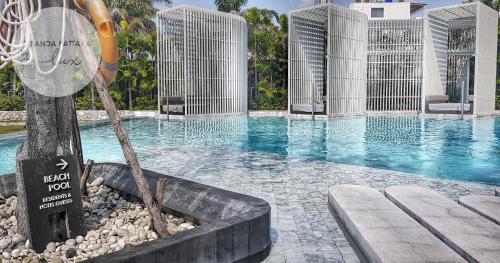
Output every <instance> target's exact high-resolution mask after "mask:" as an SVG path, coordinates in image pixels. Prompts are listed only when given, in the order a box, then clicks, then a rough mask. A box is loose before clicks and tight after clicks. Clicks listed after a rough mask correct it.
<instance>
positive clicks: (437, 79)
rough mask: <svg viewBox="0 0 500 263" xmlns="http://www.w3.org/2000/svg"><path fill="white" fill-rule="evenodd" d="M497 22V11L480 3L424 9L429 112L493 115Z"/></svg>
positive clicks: (425, 97) (425, 76) (425, 79)
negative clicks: (462, 112) (425, 10)
mask: <svg viewBox="0 0 500 263" xmlns="http://www.w3.org/2000/svg"><path fill="white" fill-rule="evenodd" d="M497 24H498V12H497V11H495V10H493V9H491V8H489V7H488V6H486V5H484V4H482V3H481V2H479V1H478V2H474V3H468V4H461V5H454V6H447V7H442V8H435V9H429V10H428V11H427V28H426V29H427V32H428V33H427V36H428V37H427V39H428V41H427V43H426V51H425V62H426V63H425V64H424V68H425V69H424V100H425V102H424V106H425V107H426V111H427V112H432V111H433V110H435V111H439V110H441V111H445V112H446V111H450V112H457V108H458V109H459V111H461V110H462V108H463V109H464V111H469V113H471V114H474V115H483V114H490V113H491V112H494V110H495V89H496V54H497ZM462 98H463V99H462ZM462 101H463V103H464V107H462V106H461V104H462ZM457 105H458V106H457Z"/></svg>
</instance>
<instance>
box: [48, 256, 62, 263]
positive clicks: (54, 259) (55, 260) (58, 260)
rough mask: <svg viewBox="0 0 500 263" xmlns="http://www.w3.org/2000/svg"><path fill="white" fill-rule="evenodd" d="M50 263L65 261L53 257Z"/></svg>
mask: <svg viewBox="0 0 500 263" xmlns="http://www.w3.org/2000/svg"><path fill="white" fill-rule="evenodd" d="M49 260H50V263H64V261H63V260H62V259H61V258H60V257H51V258H50V259H49Z"/></svg>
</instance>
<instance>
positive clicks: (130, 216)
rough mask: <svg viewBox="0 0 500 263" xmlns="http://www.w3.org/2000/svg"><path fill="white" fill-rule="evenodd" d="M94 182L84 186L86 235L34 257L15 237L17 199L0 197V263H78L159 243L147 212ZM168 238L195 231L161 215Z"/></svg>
mask: <svg viewBox="0 0 500 263" xmlns="http://www.w3.org/2000/svg"><path fill="white" fill-rule="evenodd" d="M103 181H104V180H103V179H102V178H97V179H96V180H95V181H93V182H92V183H91V184H87V191H88V196H84V197H83V208H84V225H85V227H86V229H88V232H87V234H86V235H85V236H78V237H76V238H75V239H69V240H67V241H66V242H62V243H58V242H54V243H49V244H48V245H47V248H46V250H45V251H44V252H43V253H41V254H37V253H36V252H35V251H33V250H32V249H30V244H29V240H27V239H26V238H25V237H23V236H22V235H20V234H18V233H17V219H16V216H15V211H16V206H17V197H15V196H13V197H10V198H7V199H6V198H4V197H2V196H0V253H1V256H0V259H1V261H2V263H38V262H51V263H61V262H79V261H83V260H86V259H89V258H93V257H97V256H100V255H105V254H108V253H111V252H114V251H118V250H121V249H124V248H126V247H128V246H134V245H138V244H141V243H143V242H147V241H152V240H155V239H158V235H157V234H156V233H155V232H154V231H153V226H152V222H151V218H150V216H149V213H148V211H147V210H146V209H145V208H144V206H143V205H142V204H141V203H139V202H130V201H127V200H126V199H124V198H123V197H122V196H120V194H119V193H118V192H116V191H114V190H112V189H111V188H109V187H106V186H105V185H104V184H103ZM163 217H164V219H165V221H166V222H167V231H168V233H169V235H175V234H177V233H179V232H182V231H186V230H190V229H193V228H195V227H197V226H196V225H195V224H194V223H193V222H189V221H187V220H186V219H184V218H179V217H175V216H173V215H170V214H163Z"/></svg>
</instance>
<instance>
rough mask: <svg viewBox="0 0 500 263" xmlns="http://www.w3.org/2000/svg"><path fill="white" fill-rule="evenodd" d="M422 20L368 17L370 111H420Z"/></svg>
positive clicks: (368, 103)
mask: <svg viewBox="0 0 500 263" xmlns="http://www.w3.org/2000/svg"><path fill="white" fill-rule="evenodd" d="M423 50H424V19H404V20H375V19H374V20H369V22H368V88H367V89H368V91H367V109H368V110H369V111H420V109H421V97H422V79H423V64H422V63H423Z"/></svg>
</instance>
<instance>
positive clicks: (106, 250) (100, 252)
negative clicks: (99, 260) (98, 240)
mask: <svg viewBox="0 0 500 263" xmlns="http://www.w3.org/2000/svg"><path fill="white" fill-rule="evenodd" d="M97 253H98V254H99V255H104V254H107V253H108V249H107V248H105V247H101V248H99V250H97Z"/></svg>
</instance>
